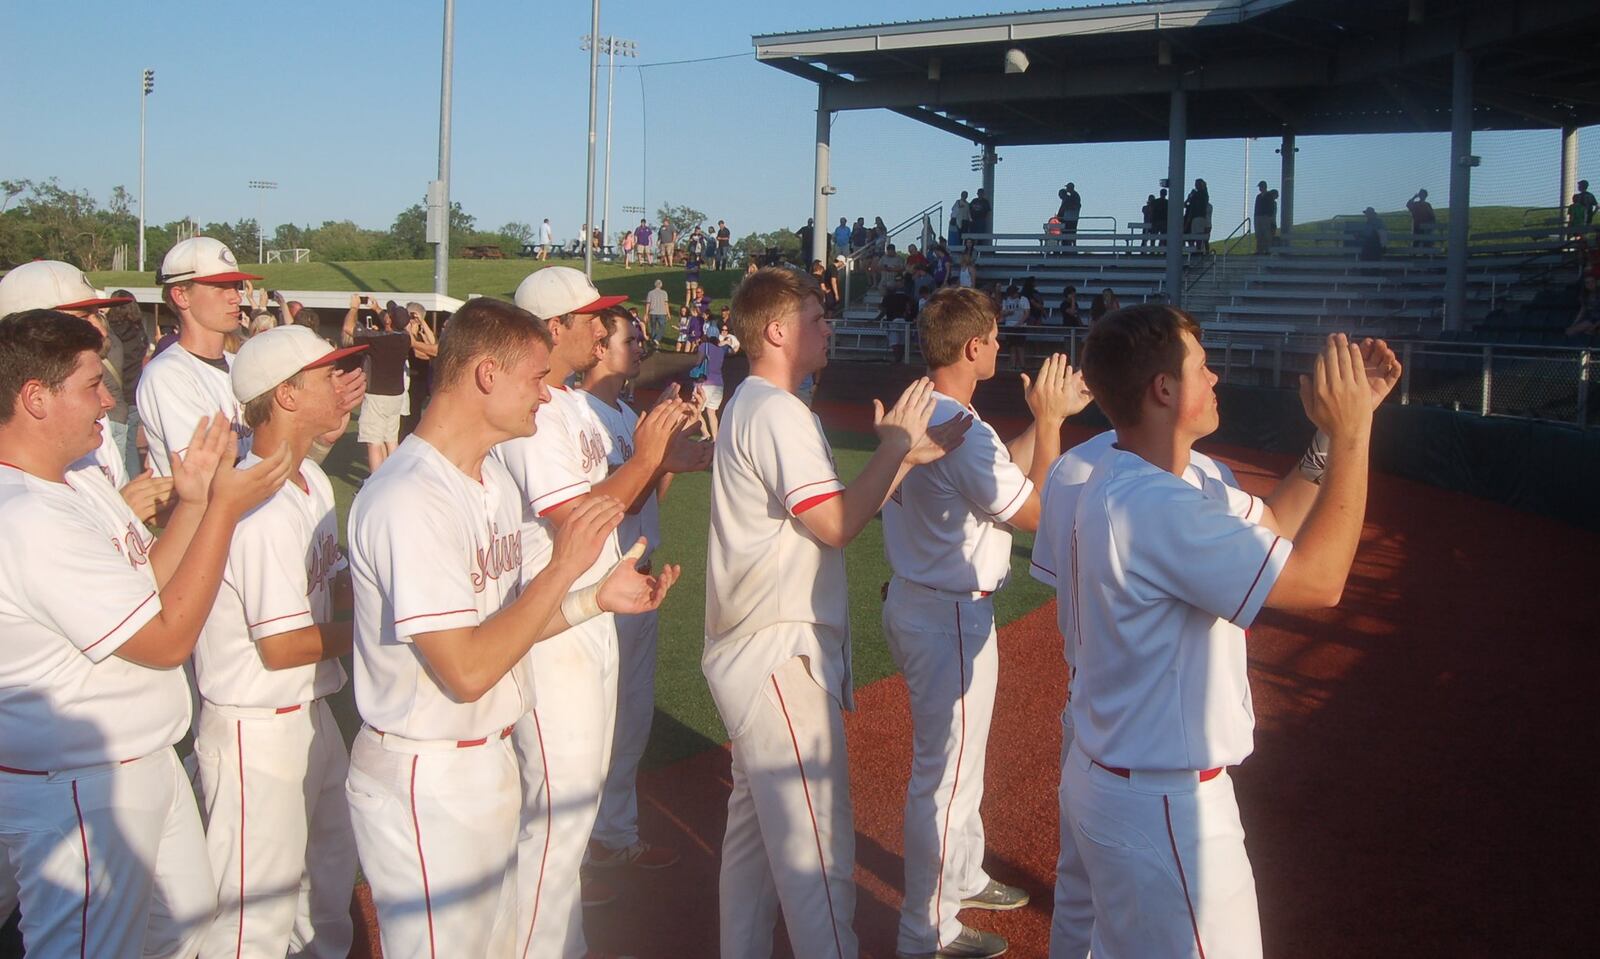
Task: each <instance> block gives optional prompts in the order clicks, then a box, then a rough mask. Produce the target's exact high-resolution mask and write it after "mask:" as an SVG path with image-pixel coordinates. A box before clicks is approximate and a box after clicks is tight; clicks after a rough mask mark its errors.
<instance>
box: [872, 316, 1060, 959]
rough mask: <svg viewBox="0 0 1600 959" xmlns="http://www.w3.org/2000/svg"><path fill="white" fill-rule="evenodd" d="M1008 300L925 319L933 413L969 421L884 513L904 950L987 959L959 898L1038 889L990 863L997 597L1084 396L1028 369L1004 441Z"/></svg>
mask: <svg viewBox="0 0 1600 959" xmlns="http://www.w3.org/2000/svg"><path fill="white" fill-rule="evenodd" d="M998 319H999V311H998V310H997V309H996V308H995V305H994V302H993V301H992V300H990V299H989V297H987V296H985V295H983V294H982V293H979V292H977V291H976V290H968V289H961V288H951V289H946V290H941V291H939V292H938V293H935V294H934V295H933V296H932V297H930V298H929V299H928V302H927V305H926V306H925V307H924V308H923V309H922V311H921V312H920V313H919V314H918V316H917V328H918V334H919V339H920V341H921V344H922V353H923V356H924V357H925V358H926V359H927V361H928V376H929V377H930V379H931V380H932V383H933V389H934V392H933V399H934V403H935V406H934V412H933V418H932V421H933V422H944V421H947V420H951V419H954V418H956V417H959V416H963V415H967V416H971V417H972V418H973V424H972V428H971V430H969V431H968V433H967V436H966V441H965V442H963V443H962V444H961V446H960V448H958V449H956V450H955V451H953V452H952V453H951V454H950V455H948V456H946V457H944V458H943V459H940V460H938V461H936V462H933V463H929V464H927V465H926V466H919V467H917V468H916V469H914V470H912V471H911V472H910V473H909V474H908V475H907V476H906V478H905V481H904V482H902V483H901V484H900V488H899V489H898V490H896V491H895V493H894V495H893V496H891V497H890V498H889V502H888V503H886V504H885V505H884V508H883V531H884V547H885V551H886V552H887V554H888V558H889V566H890V568H891V570H892V571H893V573H894V578H893V579H892V580H891V581H890V583H889V591H888V594H887V596H886V598H885V602H884V607H883V627H884V635H885V638H886V639H887V640H888V644H889V652H890V655H891V656H893V658H894V661H895V665H896V666H897V667H899V669H900V671H901V673H903V674H904V676H905V679H906V686H907V688H908V690H909V692H910V699H911V716H912V723H913V727H914V735H913V755H912V762H911V781H910V783H909V785H908V787H907V790H906V817H905V849H906V857H905V883H906V884H905V890H906V896H905V901H904V904H903V906H902V908H901V913H900V933H899V940H898V946H897V948H898V951H899V953H900V955H902V956H938V957H946V959H992V957H994V956H998V955H1001V954H1002V953H1004V952H1005V951H1006V941H1005V939H1004V938H1002V937H1000V936H998V935H996V934H994V933H991V932H984V931H980V930H977V929H973V928H971V927H968V926H966V925H965V924H964V923H962V922H961V920H960V919H959V918H958V917H957V913H958V912H959V911H960V910H961V909H990V910H1007V909H1017V908H1021V907H1022V906H1024V905H1026V904H1027V902H1028V894H1027V893H1026V892H1024V891H1023V890H1021V889H1019V888H1016V887H1014V886H1008V885H1005V884H1004V883H1001V882H998V881H996V880H994V879H992V878H990V876H989V874H988V873H987V872H986V871H985V870H984V867H983V858H984V830H983V820H982V818H981V817H980V815H979V806H980V804H981V802H982V800H983V773H984V759H985V756H986V755H987V748H988V739H989V721H990V719H991V717H992V716H993V713H994V694H995V685H996V682H997V680H998V676H999V662H1000V660H999V650H998V648H997V640H996V636H995V621H994V600H993V595H994V593H995V592H996V591H998V590H999V589H1000V588H1001V587H1002V586H1003V585H1005V582H1006V580H1007V578H1008V577H1009V576H1010V574H1011V531H1012V530H1013V529H1024V530H1032V529H1035V528H1036V527H1037V526H1038V524H1039V515H1040V511H1039V494H1038V488H1039V487H1040V485H1041V484H1042V482H1043V480H1044V477H1045V474H1046V472H1047V471H1048V470H1049V468H1050V464H1051V463H1052V462H1053V461H1054V460H1055V458H1056V456H1057V455H1058V454H1059V453H1060V451H1061V425H1062V423H1063V422H1065V420H1066V418H1067V417H1068V416H1071V415H1072V414H1074V413H1077V412H1078V411H1079V410H1081V409H1083V407H1084V406H1086V405H1087V404H1088V397H1087V395H1085V394H1084V391H1083V385H1082V378H1081V377H1080V376H1079V375H1078V374H1077V373H1075V372H1074V371H1073V369H1072V368H1071V367H1070V366H1068V365H1067V358H1066V357H1065V356H1062V355H1061V354H1055V355H1053V356H1051V357H1049V358H1048V359H1046V360H1045V362H1044V365H1043V367H1042V368H1041V369H1040V370H1039V374H1038V377H1037V378H1036V379H1030V378H1029V377H1028V376H1027V375H1026V374H1024V375H1023V377H1022V384H1023V390H1024V395H1025V397H1026V399H1027V403H1028V406H1029V408H1030V410H1031V411H1032V412H1033V416H1034V422H1033V423H1032V424H1031V425H1030V426H1029V427H1028V428H1027V429H1025V430H1023V431H1022V432H1021V433H1020V434H1019V435H1018V436H1016V437H1015V438H1013V439H1012V440H1011V441H1010V442H1009V443H1006V442H1003V441H1002V440H1001V439H1000V436H999V434H998V433H996V432H995V430H994V428H993V427H992V426H990V425H989V424H987V423H985V422H984V421H983V420H982V418H981V417H979V416H978V414H977V413H976V411H975V410H973V408H972V396H973V393H974V391H975V390H976V389H977V385H978V383H980V382H982V381H984V380H988V379H990V378H992V377H993V376H994V373H995V366H996V358H997V356H998V354H999V350H1000V339H999V329H998V325H997V321H998Z"/></svg>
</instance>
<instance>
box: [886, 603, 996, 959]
mask: <svg viewBox="0 0 1600 959" xmlns="http://www.w3.org/2000/svg"><path fill="white" fill-rule="evenodd" d="M883 632H884V637H885V638H886V639H887V640H888V643H889V654H890V655H891V656H892V657H893V658H894V662H895V665H896V666H898V667H899V669H900V672H901V673H902V674H903V675H904V676H905V679H906V686H907V688H908V689H909V691H910V694H911V720H912V727H913V732H912V756H911V781H910V783H909V784H908V785H907V788H906V819H905V850H906V852H905V862H906V874H905V875H906V885H905V890H906V897H905V902H904V903H903V904H902V906H901V908H900V934H899V938H898V941H897V948H898V949H899V950H900V951H901V952H909V953H932V952H936V951H938V949H939V947H940V946H941V945H948V944H949V943H950V942H951V941H952V940H954V939H955V937H956V936H958V935H960V933H961V920H960V919H958V918H956V913H957V912H958V911H959V910H960V909H961V900H962V899H964V898H966V897H967V896H971V895H975V894H976V893H979V892H981V891H983V888H984V887H985V886H987V885H988V884H989V875H988V873H985V872H984V871H983V819H982V818H981V816H980V815H979V805H980V804H981V803H982V802H983V767H984V759H985V757H986V755H987V751H988V743H989V722H990V720H991V719H992V718H993V716H994V692H995V685H996V683H997V682H998V680H999V675H1000V653H999V644H998V639H997V638H996V636H995V629H994V602H993V601H992V600H991V599H990V598H988V597H984V598H975V597H973V596H971V595H963V594H957V593H946V592H942V591H935V590H930V589H927V588H926V587H923V586H918V585H915V584H913V583H909V582H907V581H905V580H903V579H900V578H899V577H895V578H894V579H893V580H892V581H890V584H889V596H888V600H887V601H886V602H885V603H884V606H883Z"/></svg>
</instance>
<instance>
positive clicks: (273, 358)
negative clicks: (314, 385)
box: [232, 326, 367, 403]
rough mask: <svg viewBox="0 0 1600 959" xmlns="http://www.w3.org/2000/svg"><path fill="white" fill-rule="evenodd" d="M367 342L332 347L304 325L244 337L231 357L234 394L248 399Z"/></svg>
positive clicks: (347, 353)
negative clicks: (242, 343) (247, 337)
mask: <svg viewBox="0 0 1600 959" xmlns="http://www.w3.org/2000/svg"><path fill="white" fill-rule="evenodd" d="M366 348H367V347H366V344H362V345H360V346H347V347H345V348H344V349H334V348H333V346H332V345H330V344H329V343H328V341H327V340H325V339H323V338H322V337H320V336H318V335H317V334H316V333H314V332H312V331H311V329H310V328H309V327H304V326H275V327H273V328H272V329H270V330H266V331H264V332H261V333H257V334H256V335H255V336H252V337H250V339H248V340H245V342H244V345H243V346H241V347H239V353H238V355H237V356H235V357H234V358H233V372H232V376H233V395H234V396H236V397H238V398H239V402H241V403H248V402H250V401H251V400H253V399H255V398H256V397H258V396H261V395H263V394H265V393H268V392H270V391H271V390H273V389H276V388H277V386H278V384H279V383H282V382H283V381H284V380H286V379H288V378H289V377H291V376H293V375H295V374H296V373H299V372H301V371H302V370H314V369H317V368H318V367H322V366H330V365H332V364H334V363H337V362H339V361H340V360H342V359H344V358H345V357H347V356H352V355H354V354H356V353H360V352H361V351H363V350H365V349H366Z"/></svg>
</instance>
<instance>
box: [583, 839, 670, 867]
mask: <svg viewBox="0 0 1600 959" xmlns="http://www.w3.org/2000/svg"><path fill="white" fill-rule="evenodd" d="M681 858H683V857H682V856H680V855H679V854H678V850H676V849H673V848H672V847H671V846H657V845H655V844H653V843H648V842H645V841H644V840H642V839H641V840H639V841H638V842H636V843H634V844H633V845H631V846H624V847H623V848H621V849H612V848H611V847H610V846H607V845H605V844H604V843H601V842H591V843H589V865H591V866H593V867H594V868H596V869H618V868H621V867H623V866H632V867H634V868H635V869H665V868H667V867H668V866H676V865H677V864H678V860H679V859H681Z"/></svg>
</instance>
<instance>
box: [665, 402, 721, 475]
mask: <svg viewBox="0 0 1600 959" xmlns="http://www.w3.org/2000/svg"><path fill="white" fill-rule="evenodd" d="M690 409H693V407H690ZM695 425H696V421H695V420H693V419H690V420H688V421H687V422H686V423H685V424H684V425H683V427H682V428H681V429H679V430H678V432H676V433H674V434H672V440H671V441H670V442H669V443H667V454H666V456H665V457H663V458H662V460H661V466H662V468H663V469H665V470H666V471H667V472H669V473H697V472H699V471H701V470H707V469H710V468H711V457H712V453H713V452H714V451H715V449H716V447H715V446H714V445H713V444H711V443H709V442H704V441H702V440H699V439H696V438H695V435H694V430H695Z"/></svg>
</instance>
